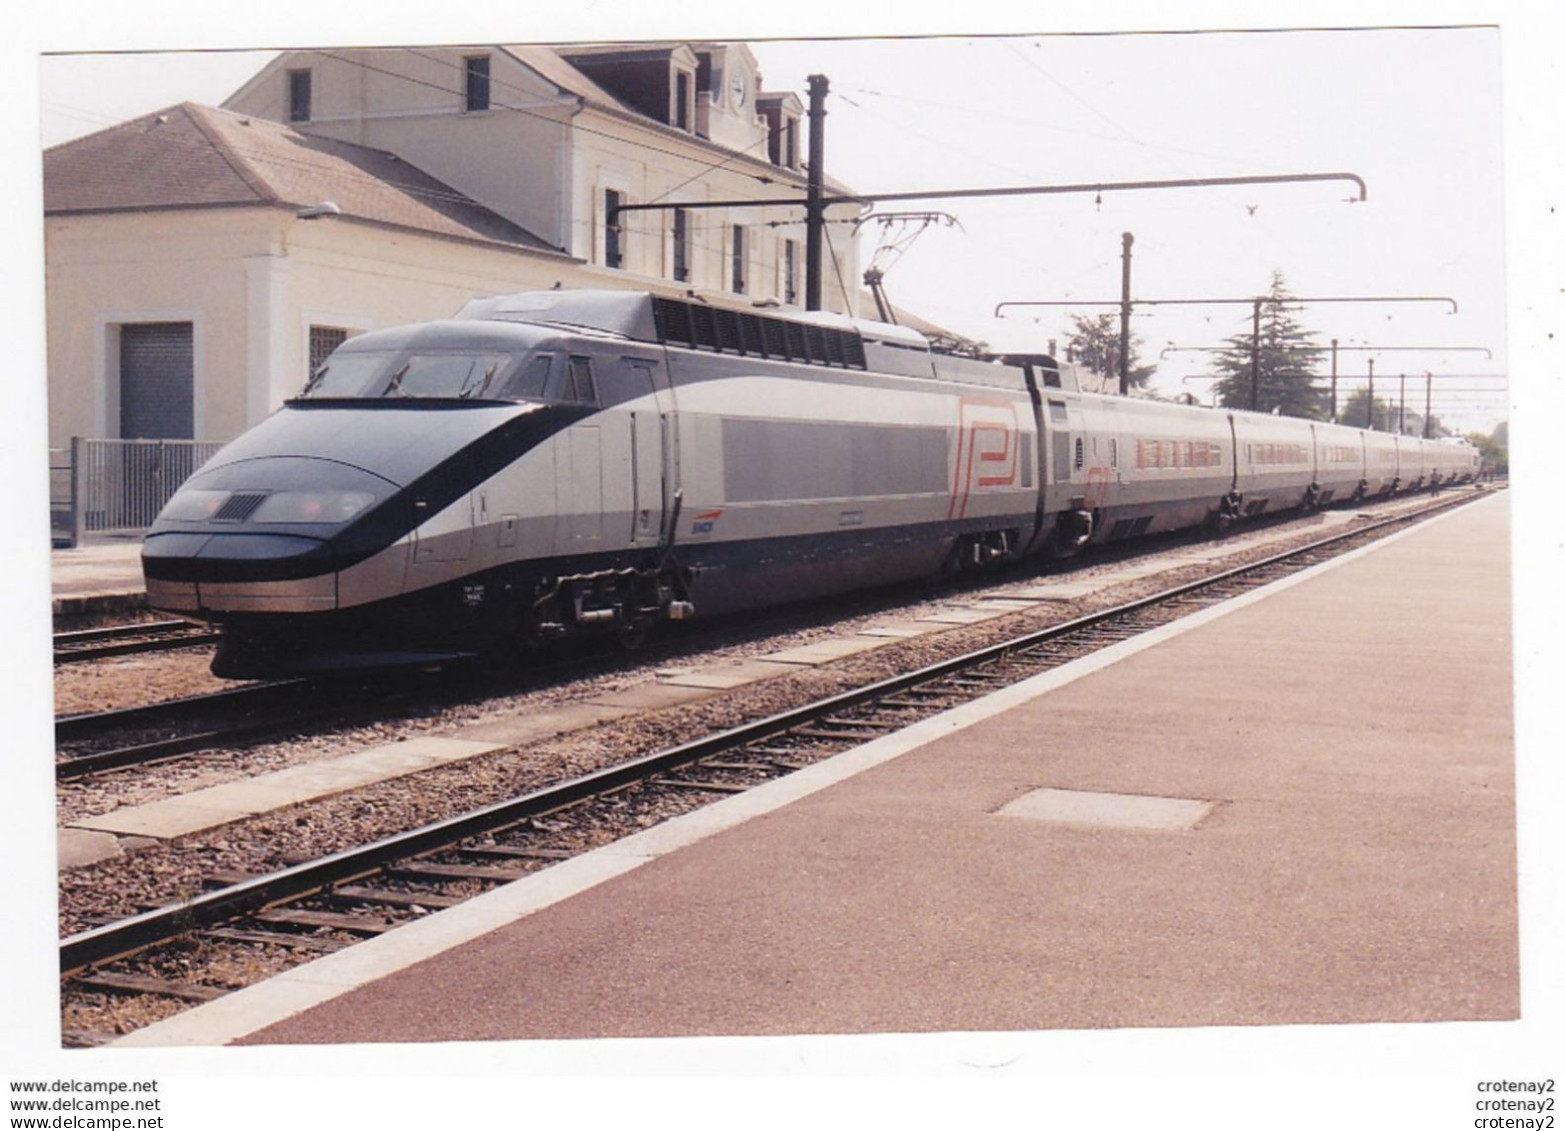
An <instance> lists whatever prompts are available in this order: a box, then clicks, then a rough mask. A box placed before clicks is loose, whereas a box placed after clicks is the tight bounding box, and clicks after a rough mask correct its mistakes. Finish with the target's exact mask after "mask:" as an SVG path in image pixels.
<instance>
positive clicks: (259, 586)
mask: <svg viewBox="0 0 1565 1131" xmlns="http://www.w3.org/2000/svg"><path fill="white" fill-rule="evenodd" d="M141 564H142V571H143V573H144V574H145V576H146V581H147V602H148V604H150V605H151V606H152V607H154V608H158V609H166V610H168V611H171V612H186V613H191V614H200V615H205V614H207V613H214V612H285V611H286V612H310V611H322V610H326V609H333V608H336V605H337V572H336V570H337V563H336V554H335V553H334V552H333V551H332V547H331V544H330V543H329V542H327V541H326V540H325V539H323V538H311V537H305V536H300V535H296V534H264V533H250V532H245V533H217V534H212V533H204V532H203V533H177V532H170V533H162V534H150V535H148V536H147V540H146V542H145V543H143V545H142V550H141Z"/></svg>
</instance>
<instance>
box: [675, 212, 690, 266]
mask: <svg viewBox="0 0 1565 1131" xmlns="http://www.w3.org/2000/svg"><path fill="white" fill-rule="evenodd" d="M674 279H675V281H676V282H680V283H688V282H689V281H690V213H689V212H688V211H686V210H685V209H683V208H676V209H674Z"/></svg>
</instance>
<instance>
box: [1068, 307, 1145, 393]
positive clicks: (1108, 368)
mask: <svg viewBox="0 0 1565 1131" xmlns="http://www.w3.org/2000/svg"><path fill="white" fill-rule="evenodd" d="M1071 320H1072V321H1073V322H1074V323H1075V328H1074V329H1073V330H1071V331H1070V333H1069V334H1067V335H1066V337H1065V344H1066V347H1067V349H1068V351H1069V356H1070V357H1071V359H1072V360H1074V361H1076V362H1078V363H1079V364H1081V365H1085V366H1086V367H1087V368H1088V369H1093V370H1096V371H1097V372H1099V373H1101V374H1103V375H1104V378H1105V387H1107V388H1113V389H1118V388H1119V315H1117V314H1099V315H1098V316H1097V317H1096V318H1088V317H1087V316H1086V315H1083V314H1077V315H1074V316H1073V317H1072V319H1071ZM1140 351H1141V339H1140V338H1138V337H1136V335H1134V334H1132V335H1131V336H1130V365H1129V367H1128V370H1127V372H1126V375H1125V380H1126V383H1127V384H1128V385H1129V386H1130V387H1131V388H1132V389H1144V388H1146V385H1147V382H1148V381H1149V380H1151V378H1152V374H1154V373H1156V372H1157V366H1155V365H1143V364H1142V362H1141V356H1140Z"/></svg>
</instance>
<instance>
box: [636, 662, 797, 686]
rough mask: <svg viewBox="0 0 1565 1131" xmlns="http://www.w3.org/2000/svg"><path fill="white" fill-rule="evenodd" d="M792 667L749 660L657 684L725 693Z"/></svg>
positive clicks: (683, 674)
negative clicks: (709, 689) (702, 688)
mask: <svg viewBox="0 0 1565 1131" xmlns="http://www.w3.org/2000/svg"><path fill="white" fill-rule="evenodd" d="M794 667H795V665H793V664H784V663H775V662H772V661H769V660H750V661H747V662H746V663H742V664H734V665H732V666H730V667H726V668H703V669H701V670H698V671H688V672H677V673H670V674H669V675H667V676H662V677H660V679H659V682H660V683H666V684H672V685H673V686H675V687H707V688H712V689H713V690H719V691H726V690H728V689H729V688H734V687H744V686H745V685H746V684H751V683H759V682H760V681H762V680H765V679H775V678H776V677H777V676H780V675H787V674H788V673H789V672H791V671H793V670H794Z"/></svg>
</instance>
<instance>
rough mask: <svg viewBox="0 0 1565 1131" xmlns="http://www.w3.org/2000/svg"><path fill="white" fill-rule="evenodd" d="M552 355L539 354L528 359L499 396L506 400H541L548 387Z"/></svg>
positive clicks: (552, 361)
mask: <svg viewBox="0 0 1565 1131" xmlns="http://www.w3.org/2000/svg"><path fill="white" fill-rule="evenodd" d="M554 358H555V355H554V354H548V353H541V354H538V355H537V356H535V357H530V358H528V359H527V361H526V362H525V363H523V364H522V366H521V368H519V369H517V371H516V372H515V373H514V374H513V375H512V377H511V380H510V382H509V383H507V385H506V386H505V392H504V393H502V394H501V396H503V397H504V398H505V399H506V400H517V399H521V398H525V399H527V400H542V399H543V397H544V393H545V391H546V390H547V389H548V387H549V369H550V367H551V366H552V365H553V364H554Z"/></svg>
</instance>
